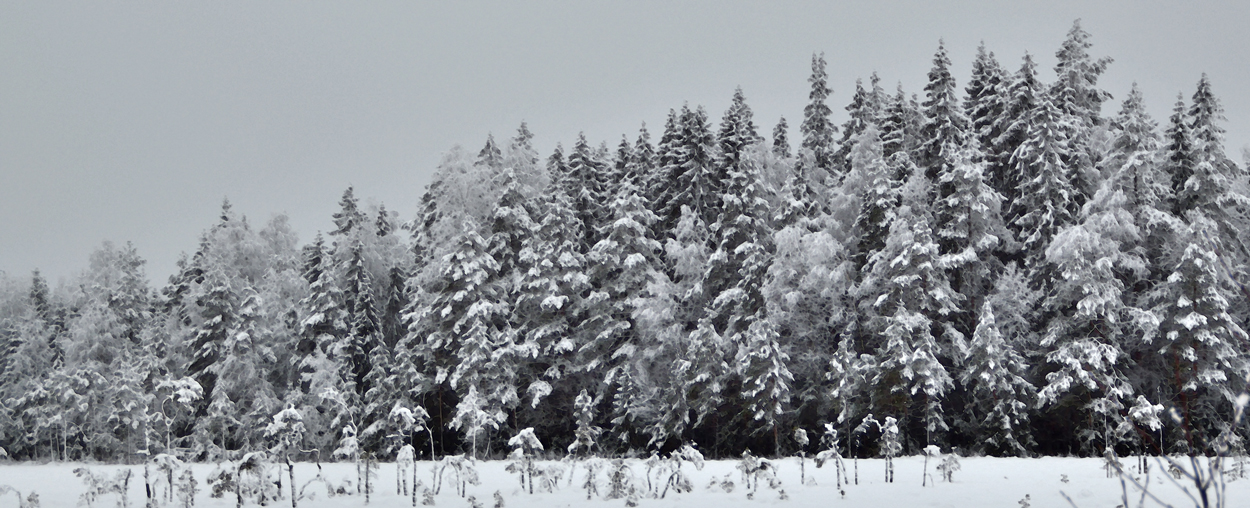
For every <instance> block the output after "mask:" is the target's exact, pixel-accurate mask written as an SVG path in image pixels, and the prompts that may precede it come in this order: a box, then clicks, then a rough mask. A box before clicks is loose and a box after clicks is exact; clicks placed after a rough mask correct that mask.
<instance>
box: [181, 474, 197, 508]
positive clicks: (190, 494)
mask: <svg viewBox="0 0 1250 508" xmlns="http://www.w3.org/2000/svg"><path fill="white" fill-rule="evenodd" d="M197 484H198V482H196V481H195V474H194V473H192V472H191V468H189V467H188V468H186V469H183V470H182V474H179V475H178V480H177V483H175V486H176V487H177V490H178V502H179V503H180V504H182V508H191V507H192V506H195V494H196V493H198V492H199V491H200V490H199V489H197V488H196V485H197Z"/></svg>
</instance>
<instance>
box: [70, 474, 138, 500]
mask: <svg viewBox="0 0 1250 508" xmlns="http://www.w3.org/2000/svg"><path fill="white" fill-rule="evenodd" d="M74 474H75V475H76V476H78V477H79V478H82V481H83V483H84V484H86V486H87V491H86V492H83V493H82V495H80V496H78V505H79V506H82V505H87V507H88V508H90V507H91V506H93V505H94V504H95V502H96V501H97V500H99V499H100V496H103V495H105V494H116V495H117V506H119V507H120V508H129V507H130V498H129V496H128V493H129V491H130V474H131V471H130V470H129V469H123V470H121V471H118V472H117V475H115V476H114V477H113V478H109V477H108V476H107V475H102V474H101V475H97V474H95V473H93V472H92V471H91V470H90V469H87V468H85V467H80V468H78V469H75V470H74Z"/></svg>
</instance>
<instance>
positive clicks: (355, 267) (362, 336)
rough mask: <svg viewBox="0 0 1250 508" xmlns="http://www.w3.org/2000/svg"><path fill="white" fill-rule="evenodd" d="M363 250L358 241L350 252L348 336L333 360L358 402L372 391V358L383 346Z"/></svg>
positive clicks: (345, 275)
mask: <svg viewBox="0 0 1250 508" xmlns="http://www.w3.org/2000/svg"><path fill="white" fill-rule="evenodd" d="M363 248H364V247H363V245H362V244H361V242H360V241H359V240H357V241H356V242H354V245H353V246H352V247H351V250H350V252H351V257H350V258H349V261H348V264H347V266H346V270H345V271H344V273H343V279H344V281H343V282H344V284H343V288H344V291H343V293H344V296H345V297H346V298H347V302H346V303H347V308H346V309H345V310H346V311H347V317H348V334H347V336H346V337H344V339H343V340H342V341H341V342H339V343H338V344H336V345H335V348H334V357H335V358H337V359H338V361H339V365H340V369H341V372H340V375H341V376H343V381H344V386H345V387H348V388H349V389H351V390H352V391H353V392H355V394H356V396H357V397H359V398H363V397H364V395H365V393H366V392H367V391H368V390H369V386H368V384H367V383H366V382H365V379H366V378H368V377H369V374H370V371H371V370H372V368H373V365H372V364H371V362H370V360H369V355H370V353H371V352H372V351H373V349H374V348H375V347H376V346H377V345H378V344H380V343H381V341H380V340H378V314H377V310H376V307H375V306H374V300H375V298H374V292H373V277H372V276H371V275H370V273H369V270H368V268H367V267H365V259H364V254H363V252H362V250H363Z"/></svg>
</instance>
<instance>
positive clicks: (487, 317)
mask: <svg viewBox="0 0 1250 508" xmlns="http://www.w3.org/2000/svg"><path fill="white" fill-rule="evenodd" d="M485 243H486V242H485V240H484V239H483V238H482V237H481V235H480V234H478V231H477V226H476V224H475V223H474V222H472V221H469V222H467V223H466V224H464V226H463V232H462V233H461V235H460V238H459V239H458V242H457V248H456V250H454V251H453V252H451V253H450V254H447V255H446V256H445V258H444V259H443V260H441V262H440V267H441V273H440V275H439V277H438V278H437V279H435V280H434V281H433V282H432V283H431V284H430V285H429V286H427V287H426V288H424V289H423V290H424V291H426V292H428V295H429V296H427V297H426V298H428V300H426V302H427V303H426V304H425V305H423V306H421V307H419V308H417V309H414V314H415V315H412V317H411V321H410V322H411V325H410V326H409V331H408V335H407V337H405V338H404V341H403V343H402V345H401V351H402V354H401V366H402V365H404V363H403V362H407V363H409V364H412V365H416V366H418V367H419V369H420V370H419V372H414V373H412V374H414V375H415V377H416V380H415V381H414V382H413V391H414V392H417V393H413V394H412V395H413V396H414V398H416V399H419V400H420V399H422V398H423V397H424V396H426V395H427V394H428V395H431V396H432V398H433V401H432V402H434V404H435V405H436V406H435V407H436V408H437V407H442V404H443V403H444V402H443V401H444V399H445V396H444V392H445V391H448V390H455V391H456V392H457V393H459V394H461V396H463V394H464V393H466V392H467V390H468V389H469V387H470V386H473V385H475V384H477V383H486V382H489V386H490V387H491V389H492V390H491V393H488V394H484V395H483V396H484V397H486V399H487V402H488V403H489V404H492V406H491V407H492V410H493V409H501V408H503V407H510V405H511V404H514V403H515V400H516V395H515V385H514V384H512V383H513V381H512V380H511V379H510V376H511V374H512V372H513V371H512V368H511V365H510V362H508V361H507V360H508V359H505V358H495V357H494V356H493V353H494V351H495V349H496V348H497V345H498V343H499V342H500V341H503V340H505V338H506V336H505V333H506V331H507V327H508V322H507V319H506V314H507V311H508V309H509V304H508V301H507V300H506V298H505V294H504V292H503V287H502V284H501V282H500V281H499V279H498V271H499V263H498V262H497V261H495V259H494V258H493V257H491V256H490V255H489V254H488V253H487V252H486V245H485ZM509 389H511V392H509ZM427 407H428V406H427ZM443 415H444V413H443V412H442V411H441V410H440V411H436V412H435V424H436V425H438V426H442V425H444V424H445V422H444V420H443V419H442V418H445V416H443Z"/></svg>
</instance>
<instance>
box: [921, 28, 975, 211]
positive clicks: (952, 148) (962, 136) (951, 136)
mask: <svg viewBox="0 0 1250 508" xmlns="http://www.w3.org/2000/svg"><path fill="white" fill-rule="evenodd" d="M950 65H951V61H950V58H949V57H947V56H946V45H945V43H944V42H939V43H938V50H937V53H936V54H935V55H934V56H933V69H932V70H930V71H929V83H928V84H927V85H925V87H924V90H925V101H924V103H922V104H921V107H922V108H924V109H923V115H924V125H923V127H921V129H920V149H919V154H918V155H919V156H918V159H919V161H918V162H919V165H920V166H921V167H923V168H925V176H926V177H928V178H929V179H930V180H933V181H935V182H939V181H940V180H942V178H943V176H945V175H946V173H948V172H950V171H951V170H952V169H953V168H954V165H955V157H956V152H957V151H958V150H960V149H961V148H962V147H963V146H964V143H965V140H966V138H967V131H968V118H967V117H966V116H964V113H963V110H962V109H960V107H959V98H958V96H957V92H956V88H955V78H954V77H952V76H951V72H950ZM938 188H939V191H938V195H939V196H940V197H946V196H948V195H950V192H951V189H950V188H949V185H943V184H941V183H939V185H938ZM938 225H939V227H941V226H944V225H945V224H944V222H943V219H942V218H941V217H939V218H938Z"/></svg>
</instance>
